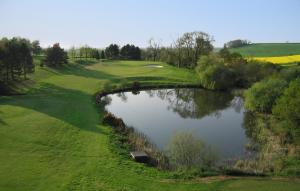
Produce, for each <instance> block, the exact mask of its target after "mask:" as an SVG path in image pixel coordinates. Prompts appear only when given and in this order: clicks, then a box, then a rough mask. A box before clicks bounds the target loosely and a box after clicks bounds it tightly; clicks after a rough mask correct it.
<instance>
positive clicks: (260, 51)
mask: <svg viewBox="0 0 300 191" xmlns="http://www.w3.org/2000/svg"><path fill="white" fill-rule="evenodd" d="M230 51H232V52H238V53H240V54H242V55H243V56H246V57H277V56H290V55H298V54H300V43H255V44H251V45H248V46H244V47H240V48H232V49H230Z"/></svg>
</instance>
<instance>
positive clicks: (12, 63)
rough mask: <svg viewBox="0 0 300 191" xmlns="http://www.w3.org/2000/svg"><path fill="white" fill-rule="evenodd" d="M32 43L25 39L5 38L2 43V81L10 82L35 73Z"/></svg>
mask: <svg viewBox="0 0 300 191" xmlns="http://www.w3.org/2000/svg"><path fill="white" fill-rule="evenodd" d="M31 51H32V49H31V43H30V41H29V40H27V39H24V38H15V37H14V38H12V39H10V40H9V39H7V38H3V39H2V40H1V41H0V65H1V69H0V74H1V77H0V80H1V81H5V82H8V81H10V80H16V79H17V77H20V76H21V75H23V76H24V79H26V74H27V73H29V72H33V71H34V65H33V61H32V55H31Z"/></svg>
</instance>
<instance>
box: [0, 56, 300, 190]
mask: <svg viewBox="0 0 300 191" xmlns="http://www.w3.org/2000/svg"><path fill="white" fill-rule="evenodd" d="M145 64H150V63H149V62H132V61H107V62H96V61H90V62H77V63H76V64H75V63H73V64H70V65H68V66H65V67H62V68H60V69H50V68H40V67H37V71H36V73H35V74H34V75H32V76H31V80H29V81H28V82H30V87H28V88H26V89H24V90H23V91H26V93H27V94H26V95H19V96H10V97H4V96H2V97H0V190H5V191H10V190H12V191H18V190H21V191H26V190H30V191H33V190H233V189H232V188H236V187H237V188H238V190H249V188H250V187H252V185H255V184H257V185H260V183H261V179H259V180H252V179H249V180H248V179H242V180H223V179H216V180H215V181H213V182H209V181H208V182H207V181H199V180H189V181H187V180H172V179H170V178H171V175H170V174H169V173H167V172H163V171H158V170H157V169H154V168H151V167H147V166H145V165H143V164H138V163H135V162H133V161H131V160H130V159H129V157H126V156H120V155H118V154H116V153H114V152H112V150H111V149H110V148H111V145H109V140H108V139H109V134H110V133H111V131H110V128H108V127H106V126H103V125H101V124H100V122H101V118H102V116H103V108H100V107H97V106H96V105H95V100H94V94H95V93H96V92H98V91H99V90H101V88H102V87H103V84H104V83H107V82H108V83H110V84H115V85H118V84H121V83H124V82H133V81H137V80H138V81H140V82H141V83H149V84H150V83H152V84H154V83H155V84H167V83H196V81H197V78H196V76H195V74H194V72H192V71H188V70H181V69H177V68H174V67H171V66H168V65H166V64H164V63H160V64H162V65H164V66H165V67H163V68H147V67H143V66H144V65H145ZM32 82H34V83H32ZM267 183H268V184H270V185H273V184H275V185H278V186H275V187H267V188H268V190H278V188H279V187H282V188H284V190H296V189H297V188H299V186H300V184H299V183H298V182H294V181H289V182H288V184H287V183H286V182H284V183H282V182H281V181H277V180H274V181H273V180H268V182H267ZM224 186H225V187H224Z"/></svg>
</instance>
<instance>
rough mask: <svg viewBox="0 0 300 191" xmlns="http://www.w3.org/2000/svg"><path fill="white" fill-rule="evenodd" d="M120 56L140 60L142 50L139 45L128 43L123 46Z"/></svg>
mask: <svg viewBox="0 0 300 191" xmlns="http://www.w3.org/2000/svg"><path fill="white" fill-rule="evenodd" d="M120 56H121V58H122V59H126V60H140V59H141V50H140V48H139V47H137V46H134V45H129V44H127V45H125V46H123V47H122V48H121V51H120Z"/></svg>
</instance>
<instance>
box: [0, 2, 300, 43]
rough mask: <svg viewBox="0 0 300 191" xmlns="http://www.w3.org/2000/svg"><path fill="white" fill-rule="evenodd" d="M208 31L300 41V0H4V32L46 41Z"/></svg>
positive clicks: (222, 37)
mask: <svg viewBox="0 0 300 191" xmlns="http://www.w3.org/2000/svg"><path fill="white" fill-rule="evenodd" d="M192 31H203V32H206V33H208V34H210V35H212V36H213V37H214V39H215V42H214V45H215V46H216V47H221V46H223V44H224V43H225V42H228V41H230V40H233V39H238V38H241V39H247V40H250V41H251V42H287V41H288V42H300V0H251V1H249V0H97V1H96V0H85V1H84V0H0V38H2V37H9V38H11V37H14V36H20V37H25V38H29V39H30V40H39V41H40V43H41V45H42V46H43V47H47V46H49V45H52V44H54V43H56V42H59V43H60V44H61V46H63V47H65V48H69V47H71V46H81V45H85V44H87V45H89V46H92V47H97V48H103V47H106V46H108V45H109V44H111V43H117V44H119V45H124V44H127V43H129V44H135V45H137V46H140V47H146V46H147V44H148V40H149V39H150V38H154V39H156V40H157V41H160V42H161V44H162V45H165V46H167V45H170V44H171V43H172V42H173V41H174V40H175V39H176V38H178V37H179V36H180V35H182V34H183V33H185V32H192Z"/></svg>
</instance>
